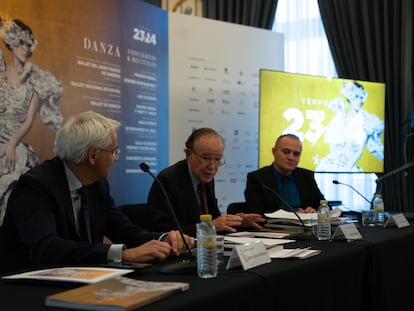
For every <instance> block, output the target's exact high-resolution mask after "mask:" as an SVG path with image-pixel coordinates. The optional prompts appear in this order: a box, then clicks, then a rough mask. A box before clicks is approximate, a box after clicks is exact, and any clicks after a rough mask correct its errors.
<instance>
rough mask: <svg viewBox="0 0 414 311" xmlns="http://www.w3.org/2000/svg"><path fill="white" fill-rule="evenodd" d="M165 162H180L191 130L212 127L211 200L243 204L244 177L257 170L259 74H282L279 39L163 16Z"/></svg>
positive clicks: (238, 27) (218, 24) (268, 34)
mask: <svg viewBox="0 0 414 311" xmlns="http://www.w3.org/2000/svg"><path fill="white" fill-rule="evenodd" d="M169 40H170V42H169V64H170V65H169V70H170V71H169V88H170V92H169V93H170V95H169V96H170V104H169V108H170V111H169V116H170V119H169V122H170V134H169V141H170V144H169V161H170V164H172V163H175V162H176V161H178V160H181V159H183V158H184V152H183V149H184V143H185V140H186V139H187V137H188V136H189V135H190V134H191V132H192V130H193V129H195V128H199V127H212V128H214V129H216V130H217V131H218V132H219V133H220V134H221V135H222V136H223V137H224V139H225V140H226V148H225V151H224V157H225V160H226V164H225V165H224V166H222V167H221V168H220V170H219V172H218V174H217V175H216V178H215V181H216V195H217V199H218V201H219V207H220V209H221V211H222V213H224V212H225V211H226V208H227V205H228V204H229V203H231V202H235V201H244V195H243V191H244V187H245V182H246V175H247V172H249V171H252V170H255V169H257V167H258V121H259V120H258V118H259V117H258V112H259V111H258V107H259V70H260V69H261V68H265V69H274V70H283V69H284V67H283V59H284V55H283V50H284V48H283V35H282V34H278V33H275V32H272V31H268V30H263V29H258V28H254V27H247V26H242V25H237V24H232V23H226V22H220V21H215V20H211V19H206V18H200V17H193V16H187V15H182V14H175V13H169Z"/></svg>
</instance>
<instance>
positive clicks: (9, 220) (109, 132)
mask: <svg viewBox="0 0 414 311" xmlns="http://www.w3.org/2000/svg"><path fill="white" fill-rule="evenodd" d="M119 126H120V123H119V122H118V121H116V120H112V119H109V118H106V117H104V116H102V115H100V114H98V113H95V112H93V111H87V112H83V113H80V114H78V115H77V116H74V117H72V118H70V119H69V120H68V121H67V122H66V123H65V124H64V125H63V127H62V128H61V129H60V130H59V131H58V132H57V135H56V140H55V147H54V151H55V153H56V157H55V158H53V159H51V160H47V161H45V162H44V163H42V164H41V165H39V166H37V167H34V168H33V169H31V170H29V171H28V172H27V173H25V174H23V175H22V176H21V177H20V178H19V180H18V182H17V184H16V185H15V187H14V189H13V192H12V194H11V196H10V199H9V201H8V208H7V211H6V215H5V219H4V223H3V225H2V227H1V228H0V254H1V256H0V263H1V268H0V269H1V270H2V271H3V272H5V271H14V270H17V269H22V268H31V267H35V266H37V265H56V264H59V265H60V264H61V265H72V264H105V263H107V262H111V261H113V262H120V261H122V262H150V261H153V260H164V259H165V258H166V257H168V256H169V255H170V254H176V255H178V254H180V253H181V252H182V251H184V250H185V245H184V243H183V241H182V239H181V236H180V234H179V232H178V231H171V232H168V233H163V232H149V231H146V230H144V229H142V228H139V227H136V226H135V225H133V224H132V223H131V222H130V221H129V220H128V218H127V217H126V216H125V215H124V214H122V212H121V210H120V209H119V208H117V207H116V206H115V205H114V201H113V199H112V197H111V195H110V191H109V185H108V182H107V180H106V177H107V176H108V174H109V170H110V167H111V166H112V164H113V163H114V161H116V160H117V159H118V158H119V153H120V149H119V147H118V138H117V130H118V128H119ZM80 189H82V190H84V191H83V192H82V193H81V194H79V190H80ZM84 211H85V212H84ZM83 212H84V213H83ZM104 237H106V238H108V239H109V240H110V241H112V242H113V243H111V244H109V243H104V242H103V241H104ZM185 238H186V240H187V242H188V245H189V246H190V247H191V246H192V245H194V239H193V238H191V237H188V236H186V237H185Z"/></svg>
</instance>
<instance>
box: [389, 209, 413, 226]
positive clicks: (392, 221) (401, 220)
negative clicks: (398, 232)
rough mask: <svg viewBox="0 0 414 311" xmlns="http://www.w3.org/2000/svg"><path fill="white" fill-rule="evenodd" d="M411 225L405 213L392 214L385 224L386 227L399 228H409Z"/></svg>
mask: <svg viewBox="0 0 414 311" xmlns="http://www.w3.org/2000/svg"><path fill="white" fill-rule="evenodd" d="M409 225H410V223H409V222H408V220H407V218H405V216H404V214H403V213H398V214H392V215H391V216H390V217H389V218H388V219H387V221H386V222H385V224H384V228H385V227H392V226H397V228H404V227H408V226H409Z"/></svg>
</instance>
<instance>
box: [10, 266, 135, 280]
mask: <svg viewBox="0 0 414 311" xmlns="http://www.w3.org/2000/svg"><path fill="white" fill-rule="evenodd" d="M133 271H134V270H132V269H115V268H96V267H61V268H52V269H43V270H34V271H29V272H23V273H17V274H13V275H8V276H3V277H2V279H5V280H36V281H56V282H75V283H85V284H90V283H96V282H99V281H102V280H106V279H110V278H113V277H115V276H120V275H124V274H127V273H130V272H133Z"/></svg>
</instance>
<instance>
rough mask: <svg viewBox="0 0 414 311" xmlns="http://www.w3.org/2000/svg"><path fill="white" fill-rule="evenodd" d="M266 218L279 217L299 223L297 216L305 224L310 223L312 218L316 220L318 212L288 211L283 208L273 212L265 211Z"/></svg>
mask: <svg viewBox="0 0 414 311" xmlns="http://www.w3.org/2000/svg"><path fill="white" fill-rule="evenodd" d="M264 215H265V216H266V217H267V218H270V219H272V220H273V219H281V220H284V221H292V222H294V223H300V221H299V219H298V216H299V218H300V219H302V221H303V222H304V223H305V224H306V223H310V222H311V221H312V220H317V219H318V214H317V213H296V214H295V213H293V212H288V211H285V210H283V209H279V210H277V211H275V212H273V213H265V214H264Z"/></svg>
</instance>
